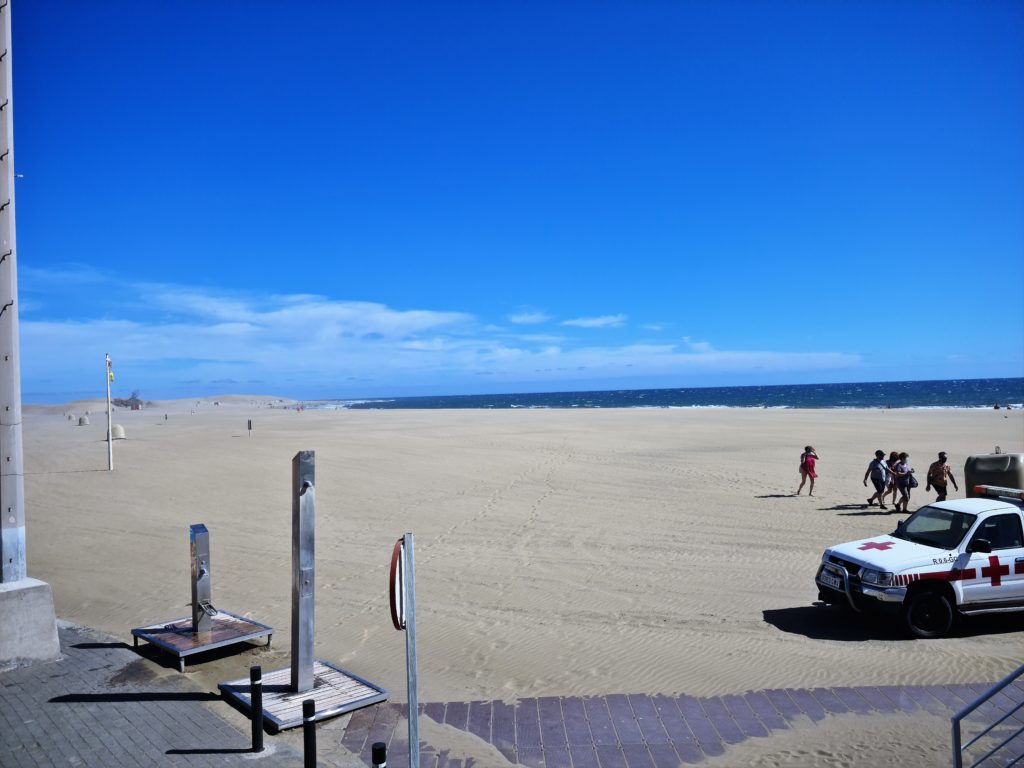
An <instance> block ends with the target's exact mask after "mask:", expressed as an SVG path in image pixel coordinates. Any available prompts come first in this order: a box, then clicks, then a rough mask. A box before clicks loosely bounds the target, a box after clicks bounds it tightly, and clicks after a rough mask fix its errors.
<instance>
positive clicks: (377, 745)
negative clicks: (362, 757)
mask: <svg viewBox="0 0 1024 768" xmlns="http://www.w3.org/2000/svg"><path fill="white" fill-rule="evenodd" d="M370 763H371V765H373V768H388V745H387V744H385V743H384V742H383V741H375V742H373V749H372V751H371V752H370Z"/></svg>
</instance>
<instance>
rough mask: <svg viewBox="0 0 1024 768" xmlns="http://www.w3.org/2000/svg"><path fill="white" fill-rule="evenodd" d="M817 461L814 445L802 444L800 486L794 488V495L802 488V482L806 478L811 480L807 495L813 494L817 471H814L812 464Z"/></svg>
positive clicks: (805, 480) (804, 481) (798, 493)
mask: <svg viewBox="0 0 1024 768" xmlns="http://www.w3.org/2000/svg"><path fill="white" fill-rule="evenodd" d="M817 461H818V454H817V453H816V452H815V450H814V446H811V445H807V446H804V452H803V453H801V454H800V487H799V488H797V489H796V495H797V496H799V495H800V491H802V490H803V489H804V483H806V482H807V481H808V480H810V481H811V488H810V490H809V491H808V492H807V495H808V496H813V495H814V479H815V478H816V477H817V476H818V473H817V472H815V471H814V465H815V463H817Z"/></svg>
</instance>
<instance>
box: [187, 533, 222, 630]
mask: <svg viewBox="0 0 1024 768" xmlns="http://www.w3.org/2000/svg"><path fill="white" fill-rule="evenodd" d="M188 541H189V549H190V550H191V552H192V632H193V633H196V632H209V631H210V626H211V624H212V618H213V615H214V614H215V613H216V611H215V610H214V608H213V603H212V602H211V591H212V590H211V586H210V581H211V580H210V533H209V531H207V530H206V526H205V525H203V524H202V523H196V524H195V525H190V526H189V528H188Z"/></svg>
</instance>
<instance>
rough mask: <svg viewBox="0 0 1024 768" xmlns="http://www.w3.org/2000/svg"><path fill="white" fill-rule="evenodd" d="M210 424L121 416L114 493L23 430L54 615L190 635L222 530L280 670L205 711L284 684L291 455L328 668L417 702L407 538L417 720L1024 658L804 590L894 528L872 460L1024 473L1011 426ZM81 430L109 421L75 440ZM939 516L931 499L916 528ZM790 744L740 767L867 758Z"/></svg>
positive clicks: (259, 410)
mask: <svg viewBox="0 0 1024 768" xmlns="http://www.w3.org/2000/svg"><path fill="white" fill-rule="evenodd" d="M213 402H214V401H213V400H212V399H204V400H202V401H198V406H197V401H193V400H190V401H176V402H168V403H158V404H154V405H153V406H152V407H150V408H148V409H146V410H143V411H137V412H132V411H124V410H118V411H117V412H116V413H115V414H114V422H115V423H116V424H120V425H122V426H123V427H124V429H125V432H126V435H127V439H125V440H118V441H115V444H114V461H115V469H114V471H113V472H108V471H107V447H106V442H105V434H106V418H105V413H104V411H103V409H104V406H103V404H102V403H100V402H98V401H96V402H90V403H78V404H72V405H64V406H26V408H25V411H24V418H23V428H24V452H25V495H26V518H27V526H28V541H27V547H28V570H29V575H30V576H33V577H36V578H39V579H42V580H44V581H47V582H49V583H50V584H51V585H52V587H53V594H54V600H55V604H56V610H57V614H58V616H59V617H60V618H62V619H66V620H69V621H72V622H76V623H79V624H83V625H86V626H90V627H94V628H97V629H100V630H102V631H105V632H109V633H111V634H114V635H116V636H118V637H122V638H124V639H126V640H129V641H130V635H129V630H130V628H132V627H136V626H142V625H145V624H150V623H154V622H158V621H163V620H168V619H173V618H179V617H182V616H185V615H187V614H188V612H189V609H188V601H189V599H190V594H189V570H188V568H189V549H188V526H189V524H191V523H196V522H203V523H205V524H206V525H207V527H208V528H209V530H210V534H211V546H212V565H213V595H214V604H215V605H217V606H218V607H220V608H224V609H227V610H229V611H232V612H235V613H240V614H243V615H247V616H251V617H252V618H254V619H256V620H258V621H262V622H264V623H268V624H271V625H273V626H274V627H275V628H276V631H277V634H276V636H275V643H274V647H273V648H272V649H271V650H270V651H262V650H257V651H253V652H246V653H242V654H239V655H235V656H227V657H224V658H220V659H216V660H214V661H211V662H208V663H206V664H203V665H200V666H197V667H195V668H193V669H194V671H190V672H189V674H190V675H192V676H194V678H195V679H196V680H198V681H200V682H201V683H202V684H204V685H206V684H208V685H209V686H210V687H211V688H215V686H216V683H217V682H219V681H223V680H228V679H233V678H238V677H243V676H245V675H246V674H247V669H248V665H249V664H250V663H255V662H254V659H259V661H260V663H262V664H263V667H264V669H265V670H266V669H272V668H275V667H276V666H287V664H288V660H289V648H288V628H289V624H290V578H291V576H290V562H291V541H290V537H291V531H290V525H291V522H290V520H291V459H292V457H293V456H294V454H295V453H296V452H298V451H300V450H313V451H315V452H316V473H317V496H316V499H317V544H316V547H317V552H316V556H317V591H316V600H317V603H316V624H317V634H316V653H317V656H318V657H319V658H323V659H326V660H329V661H332V662H334V663H337V664H340V665H341V666H343V667H345V668H346V669H349V670H351V671H352V672H354V673H356V674H358V675H360V676H361V677H364V678H366V679H369V680H371V681H373V682H374V683H377V684H378V685H381V686H383V687H384V688H386V689H387V690H389V691H390V692H391V694H392V699H393V700H401V699H403V698H404V696H405V655H404V638H403V636H402V634H401V633H399V632H396V631H395V630H394V628H393V627H392V626H391V621H390V616H389V612H388V596H387V587H388V584H387V578H388V565H389V560H390V554H391V547H392V544H393V543H394V541H395V539H396V538H397V537H398V536H400V535H401V534H402V533H403V532H405V531H412V532H413V533H414V534H415V537H416V564H417V571H416V580H417V588H418V589H417V599H418V614H417V616H418V632H419V662H420V670H419V671H420V685H421V690H420V699H421V701H448V700H470V699H505V700H509V701H511V700H513V699H515V698H516V697H520V696H545V695H557V696H568V695H587V694H607V693H632V692H644V693H665V694H679V693H686V694H691V695H695V696H704V695H721V694H726V693H741V692H744V691H749V690H759V689H765V688H780V687H800V686H837V685H842V686H847V685H849V686H854V685H885V684H926V683H949V682H978V681H987V680H997V679H999V678H1001V677H1003V676H1004V675H1006V674H1007V673H1009V672H1010V671H1012V670H1013V669H1015V668H1016V667H1017V666H1019V665H1020V664H1021V663H1022V660H1024V618H1021V617H1020V616H1019V615H1018V616H1016V617H1014V618H1010V619H1007V618H1002V619H999V620H993V619H977V620H974V621H971V622H969V623H968V624H966V626H965V627H964V628H963V629H962V630H961V631H960V632H959V633H958V634H957V635H956V636H954V637H950V638H947V639H942V640H935V641H920V640H910V639H907V638H906V637H905V636H904V635H903V634H901V633H900V632H899V630H898V629H897V628H896V627H895V626H888V625H886V624H884V623H879V622H861V621H858V620H855V619H851V617H850V616H848V615H847V614H845V613H843V612H840V611H837V610H834V609H829V608H825V607H823V606H819V605H815V600H816V595H817V591H816V588H815V585H814V583H813V576H814V573H815V568H816V566H817V563H818V561H819V559H820V557H821V552H822V550H823V549H824V548H825V547H826V546H828V545H830V544H834V543H838V542H842V541H847V540H850V539H855V538H859V537H865V536H870V535H872V534H875V533H882V532H888V531H890V530H892V529H893V528H894V527H895V525H896V522H897V520H899V519H902V518H901V516H898V515H896V514H885V513H881V512H880V511H879V510H877V509H870V510H869V509H867V508H866V506H865V504H864V501H865V498H866V497H867V495H868V493H867V491H866V490H865V489H864V487H863V485H862V478H863V476H864V471H865V468H866V466H867V463H868V461H869V460H870V458H871V456H872V453H873V452H874V450H875V449H876V448H881V449H884V450H885V451H887V452H888V451H889V450H894V449H895V450H904V451H907V452H909V453H910V455H911V459H910V463H911V464H912V465H913V466H914V467H915V468H916V469H917V472H918V474H919V475H920V476H921V477H922V478H923V473H924V471H925V470H926V469H927V466H928V464H929V463H930V462H931V461H933V460H934V458H935V454H936V452H937V451H938V450H945V451H947V452H948V453H949V456H950V464H951V465H952V466H953V468H954V471H955V473H956V475H957V478H958V479H960V478H961V476H962V468H963V462H964V459H965V458H966V457H967V456H968V455H970V454H977V453H988V452H990V451H991V450H992V449H993V447H994V446H996V445H999V446H1001V447H1002V449H1003V450H1004V451H1008V452H1009V451H1021V450H1024V412H1022V411H1020V410H1014V411H1009V412H1007V411H1005V410H987V409H986V410H981V409H979V410H953V409H950V410H944V409H937V410H905V411H904V410H900V411H896V410H893V411H883V410H870V411H869V410H820V411H817V410H815V411H811V410H761V409H749V410H748V409H742V410H740V409H623V410H568V411H556V410H525V409H517V410H495V411H454V410H447V411H413V410H405V411H402V410H399V411H345V410H337V411H318V410H305V411H303V412H296V411H295V410H285V409H281V408H277V409H274V408H268V407H266V404H267V403H269V402H271V399H270V398H257V397H244V396H235V397H230V398H221V399H218V401H217V402H219V405H214V404H213ZM85 410H89V411H90V416H89V418H90V421H91V423H90V424H89V425H88V426H77V423H78V422H77V418H78V416H80V415H81V414H82V413H83V412H84V411H85ZM193 410H195V413H192V411H193ZM69 415H71V416H73V417H74V418H69ZM250 419H251V420H252V424H253V429H252V432H251V434H250V433H249V432H248V430H247V423H248V420H250ZM808 443H810V444H812V445H814V446H815V448H816V449H817V451H818V454H819V456H820V460H819V462H818V470H819V473H820V478H819V480H818V484H817V486H816V488H815V495H814V497H813V498H811V497H808V496H807V495H806V489H805V492H804V495H803V496H800V497H795V496H793V495H792V494H793V493H794V491H795V490H796V487H797V485H798V482H799V476H798V472H797V465H798V461H799V455H800V453H801V451H802V448H803V446H804V445H806V444H808ZM962 488H963V483H961V489H962ZM956 495H957V496H962V495H963V494H962V491H961V493H960V494H956ZM931 498H933V497H932V496H931V495H929V494H925V493H924V487H923V482H922V487H921V488H919V489H917V490H916V491H915V492H914V498H913V499H912V503H911V508H912V509H915V508H917V507H918V506H921V505H922V504H923V503H925V501H927V500H930V499H931ZM837 720H840V718H837ZM886 728H888V729H889V730H892V728H893V726H891V724H890V725H887V726H886ZM801 734H802V735H801ZM936 734H939V735H940V736H941V738H942V739H943V740H945V739H946V737H947V736H948V723H947V724H938V725H936V724H934V723H929V724H928V726H927V727H922V728H908V729H906V732H905V733H904V732H903V731H902V730H900V731H899V733H898V734H897V735H894V736H892V738H893V739H895V740H896V741H897V742H900V743H906V744H915V743H917V744H918V745H919V746H920V748H921V749H931V750H933V753H932V754H933V756H934V755H945V758H944V759H947V760H948V746H946V743H948V742H945V741H943V743H939V744H936V743H935V740H936V738H937V737H936ZM890 735H892V734H890ZM778 738H779V739H782V738H783V737H778ZM785 739H786V740H787V741H785V742H782V741H780V743H779V744H778V745H776V748H775V749H774V751H773V747H772V746H771V744H772V742H774V741H775V739H769V740H759V741H758V744H759V745H760V746H759V747H751V746H750V745H746V746H744V747H743V748H744V749H747V750H749V749H752V748H756V749H757V750H758V752H759V753H760V754H762V755H772V754H776V755H778V757H777V759H771V758H770V757H763V758H759V759H760V760H762V761H761V762H756V763H754V762H752V761H753V758H751V760H750V761H746V758H745V759H744V760H745V762H744V763H742V764H748V762H749V764H758V765H761V764H764V765H812V764H813V765H819V764H820V765H845V764H850V765H857V764H861V763H858V762H856V755H854V758H853V762H841V761H838V759H836V761H834V762H829V759H831V758H828V757H827V755H826V756H824V757H822V756H821V755H819V756H818V757H814V756H813V755H814V753H815V749H817V750H818V751H819V752H820V751H821V749H825V750H826V751H827V749H826V748H827V747H828V745H829V744H831V745H832V747H831V750H832V753H833V754H835V753H837V752H838V751H841V750H840V747H842V745H846V746H845V747H843V748H845V749H847V751H849V750H850V749H851V747H852V746H855V745H856V744H857V743H858V741H857V738H856V735H855V734H853V733H852V732H851V730H850V728H849V726H847V725H844V724H842V723H839V722H837V723H835V724H833V725H831V726H829V725H827V724H823V725H819V726H816V727H815V728H813V729H809V730H807V731H806V732H797V731H794V732H791V733H788V734H786V735H785ZM794 740H795V741H794ZM915 740H916V741H915ZM796 742H799V748H797V747H796V746H795V744H796ZM814 745H817V746H814ZM809 746H811V747H814V748H813V749H809V750H808V747H809ZM801 750H808V751H806V753H804V752H801ZM854 752H856V750H854ZM794 754H796V755H797V756H796V757H794V756H793V755H794ZM800 754H803V755H804V757H800ZM860 754H861V755H863V754H864V753H863V752H860ZM922 754H925V753H922ZM808 755H810V756H808ZM726 757H728V755H727V756H726ZM787 760H788V761H789V762H787ZM802 760H803V762H801V761H802ZM922 760H924V762H921V763H920V764H922V765H925V764H931V763H930V762H928V761H929V760H930V758H929V757H923V758H922ZM721 764H722V765H725V764H727V763H721ZM731 764H737V763H731ZM874 764H875V765H885V764H889V763H886V762H884V761H881V762H876V763H874ZM893 764H895V763H893ZM908 764H917V763H914V762H913V761H911V762H909V763H908V762H907V761H903V762H902V765H908Z"/></svg>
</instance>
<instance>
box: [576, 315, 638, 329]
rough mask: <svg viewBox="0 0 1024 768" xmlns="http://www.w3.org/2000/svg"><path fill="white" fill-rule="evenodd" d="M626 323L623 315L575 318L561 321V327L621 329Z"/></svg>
mask: <svg viewBox="0 0 1024 768" xmlns="http://www.w3.org/2000/svg"><path fill="white" fill-rule="evenodd" d="M625 323H626V316H625V315H602V316H601V317H577V318H576V319H574V320H563V321H562V325H571V326H573V327H575V328H621V327H622V326H623V325H625Z"/></svg>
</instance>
